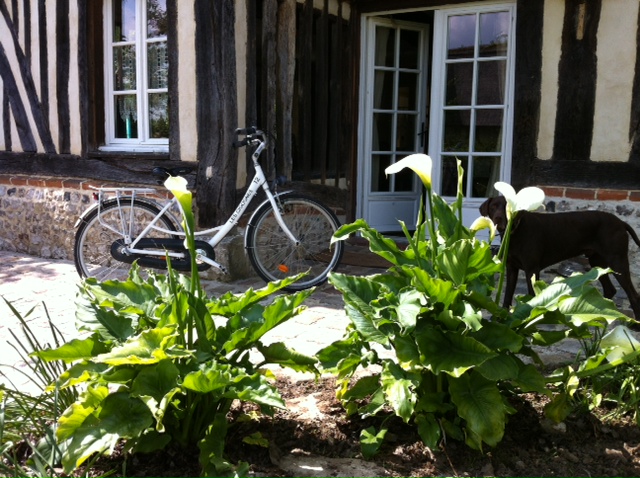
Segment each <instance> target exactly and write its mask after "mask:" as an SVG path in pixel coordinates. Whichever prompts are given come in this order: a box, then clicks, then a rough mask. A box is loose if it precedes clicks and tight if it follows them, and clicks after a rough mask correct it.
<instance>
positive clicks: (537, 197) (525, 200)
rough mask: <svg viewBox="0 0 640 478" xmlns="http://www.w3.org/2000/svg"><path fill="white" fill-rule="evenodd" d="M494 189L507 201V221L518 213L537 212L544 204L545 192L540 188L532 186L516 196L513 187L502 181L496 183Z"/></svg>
mask: <svg viewBox="0 0 640 478" xmlns="http://www.w3.org/2000/svg"><path fill="white" fill-rule="evenodd" d="M494 187H495V188H496V189H497V190H498V191H499V192H500V193H502V195H503V196H504V197H505V199H506V200H507V219H511V217H512V216H513V214H514V213H515V212H516V211H535V210H536V209H538V208H539V207H540V206H542V203H543V202H544V191H543V190H542V189H540V188H536V187H533V186H530V187H527V188H523V189H521V190H520V191H518V193H517V194H516V190H515V189H513V186H511V185H510V184H508V183H504V182H502V181H499V182H497V183H495V185H494Z"/></svg>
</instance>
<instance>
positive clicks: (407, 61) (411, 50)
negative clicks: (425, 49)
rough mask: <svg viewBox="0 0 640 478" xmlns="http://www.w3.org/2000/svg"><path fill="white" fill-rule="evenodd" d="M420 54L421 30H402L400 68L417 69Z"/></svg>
mask: <svg viewBox="0 0 640 478" xmlns="http://www.w3.org/2000/svg"><path fill="white" fill-rule="evenodd" d="M419 56H420V32H417V31H414V30H401V31H400V65H399V66H400V68H407V69H411V70H415V69H417V68H418V59H419Z"/></svg>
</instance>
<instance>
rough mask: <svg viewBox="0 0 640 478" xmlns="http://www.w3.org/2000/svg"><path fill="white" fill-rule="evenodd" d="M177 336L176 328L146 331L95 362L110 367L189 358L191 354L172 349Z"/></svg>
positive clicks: (100, 356)
mask: <svg viewBox="0 0 640 478" xmlns="http://www.w3.org/2000/svg"><path fill="white" fill-rule="evenodd" d="M176 336H177V333H176V330H175V328H174V327H161V328H157V329H151V330H146V331H144V332H142V333H141V334H140V335H138V336H137V337H133V338H131V339H129V340H127V341H126V342H125V343H124V344H122V345H120V346H118V347H114V348H113V349H112V350H111V351H110V352H108V353H104V354H101V355H98V356H96V357H94V359H93V360H94V361H96V362H99V363H106V364H109V365H140V364H152V363H158V362H160V361H161V360H164V359H166V358H170V357H171V358H180V357H187V356H189V355H190V354H189V352H187V351H185V350H181V349H179V348H176V347H172V346H173V345H174V342H175V337H176Z"/></svg>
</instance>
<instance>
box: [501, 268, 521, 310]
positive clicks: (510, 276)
mask: <svg viewBox="0 0 640 478" xmlns="http://www.w3.org/2000/svg"><path fill="white" fill-rule="evenodd" d="M518 271H519V269H518V268H517V267H513V266H510V265H509V264H508V263H507V285H506V287H505V289H504V301H503V303H502V307H504V308H505V309H508V308H509V307H510V306H511V301H512V300H513V295H514V294H515V292H516V283H517V282H518Z"/></svg>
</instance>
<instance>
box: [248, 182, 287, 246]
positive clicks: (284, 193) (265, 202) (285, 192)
mask: <svg viewBox="0 0 640 478" xmlns="http://www.w3.org/2000/svg"><path fill="white" fill-rule="evenodd" d="M292 192H294V191H293V190H291V191H282V192H281V193H278V194H274V195H273V197H274V198H279V197H281V196H286V195H287V194H291V193H292ZM265 204H269V198H267V199H265V200H264V201H262V202H261V203H260V205H259V206H258V207H257V208H256V209H255V211H253V214H251V217H250V218H249V222H248V223H247V224H251V223H253V220H254V218H255V217H256V214H257V213H258V211H259V210H260V209H261V208H262V206H264V205H265ZM247 230H248V228H247V229H245V234H244V248H245V249H246V248H247V247H248V246H249V244H248V241H249V239H248V236H247V233H246V231H247Z"/></svg>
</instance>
